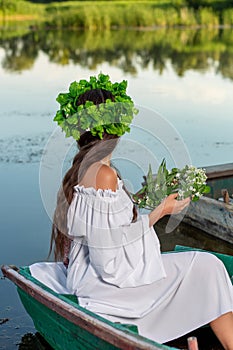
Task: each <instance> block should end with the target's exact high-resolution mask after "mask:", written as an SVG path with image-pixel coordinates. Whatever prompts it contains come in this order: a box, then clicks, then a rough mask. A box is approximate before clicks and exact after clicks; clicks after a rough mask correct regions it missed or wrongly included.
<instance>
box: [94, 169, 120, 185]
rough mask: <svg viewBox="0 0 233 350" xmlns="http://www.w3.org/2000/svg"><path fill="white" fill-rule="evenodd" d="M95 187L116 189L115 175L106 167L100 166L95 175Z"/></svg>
mask: <svg viewBox="0 0 233 350" xmlns="http://www.w3.org/2000/svg"><path fill="white" fill-rule="evenodd" d="M96 187H97V189H99V188H100V189H103V190H107V189H110V190H113V191H116V189H117V173H116V171H115V170H114V169H113V168H111V167H109V166H108V165H105V164H103V165H101V167H100V168H99V170H98V172H97V175H96Z"/></svg>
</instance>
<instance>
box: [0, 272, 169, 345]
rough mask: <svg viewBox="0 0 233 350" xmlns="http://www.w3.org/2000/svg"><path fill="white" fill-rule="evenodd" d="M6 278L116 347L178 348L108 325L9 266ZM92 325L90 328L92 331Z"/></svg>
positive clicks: (53, 309) (67, 318) (61, 314)
mask: <svg viewBox="0 0 233 350" xmlns="http://www.w3.org/2000/svg"><path fill="white" fill-rule="evenodd" d="M1 270H2V273H3V275H4V277H7V278H8V279H10V280H11V281H12V282H13V283H14V284H15V285H17V287H19V288H20V289H22V290H23V291H25V292H26V293H27V294H29V295H30V296H31V297H32V298H34V299H35V300H37V301H38V302H40V303H42V304H43V305H45V306H46V307H48V308H49V309H51V310H52V311H54V312H56V313H57V314H59V315H60V316H62V317H64V318H65V319H66V320H68V321H70V322H72V323H73V324H75V325H76V326H78V327H80V328H82V329H84V330H86V331H88V332H89V333H92V334H93V335H95V336H96V337H98V338H100V339H102V340H104V341H106V342H108V343H110V344H112V345H113V346H116V347H117V348H119V349H123V350H136V349H138V350H152V349H153V350H160V349H164V350H165V349H175V348H171V347H168V346H166V345H163V344H159V343H158V344H156V342H154V341H152V340H150V339H147V338H144V337H142V336H140V335H138V334H136V333H135V334H130V333H131V332H130V330H128V329H127V328H125V329H124V330H123V329H120V328H119V326H118V325H117V324H116V325H111V324H108V322H109V321H105V320H104V318H103V320H101V318H102V317H100V316H99V315H97V316H98V317H95V315H94V314H93V316H92V315H91V314H90V313H91V312H89V311H88V310H87V311H88V312H87V313H86V312H85V311H82V310H80V309H78V308H77V307H74V306H73V305H70V304H69V303H68V302H66V301H64V300H62V299H60V298H59V297H58V296H56V293H54V294H52V293H50V292H49V291H47V290H44V289H43V288H42V287H41V286H39V285H37V284H36V283H34V282H33V281H30V280H28V279H27V278H26V277H24V276H22V275H20V273H19V272H18V271H15V270H14V269H13V268H12V267H10V266H8V265H3V266H2V267H1ZM90 325H91V330H90Z"/></svg>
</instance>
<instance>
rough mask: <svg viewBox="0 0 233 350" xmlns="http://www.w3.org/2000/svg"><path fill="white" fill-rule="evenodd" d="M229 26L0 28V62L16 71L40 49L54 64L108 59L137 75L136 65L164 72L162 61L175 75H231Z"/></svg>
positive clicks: (231, 34)
mask: <svg viewBox="0 0 233 350" xmlns="http://www.w3.org/2000/svg"><path fill="white" fill-rule="evenodd" d="M232 44H233V30H232V29H224V30H222V29H220V28H214V29H209V28H208V29H158V30H154V31H137V30H127V31H126V30H117V31H102V32H100V31H70V30H63V31H57V30H56V31H53V30H31V31H28V32H27V33H24V34H22V35H15V36H14V35H13V33H12V32H9V31H6V30H4V31H2V36H1V39H0V47H2V48H3V49H4V58H3V60H2V67H3V68H4V69H5V70H7V71H12V72H20V71H23V70H26V69H30V68H31V67H32V66H33V64H34V62H35V61H36V59H37V57H38V54H39V52H40V51H41V52H43V53H45V54H46V55H47V56H48V58H49V60H50V61H51V62H54V63H56V64H59V65H68V64H70V63H73V64H76V65H80V66H81V67H85V68H88V69H93V70H94V69H96V67H97V65H98V64H101V63H103V62H106V61H107V62H108V63H109V64H111V65H112V66H115V67H118V68H121V69H122V71H124V72H125V73H130V74H132V75H133V74H137V69H138V67H141V68H147V67H148V66H149V65H152V66H153V68H154V70H156V71H158V72H159V73H160V74H162V73H163V71H164V69H165V67H166V65H167V62H168V60H169V62H171V65H172V67H173V69H174V70H175V72H176V73H177V75H179V76H183V75H184V74H185V72H186V71H187V70H190V69H194V70H197V71H201V72H205V71H207V70H208V69H210V68H214V69H215V70H216V73H220V74H222V76H224V77H226V78H230V79H233V55H232V47H233V46H232Z"/></svg>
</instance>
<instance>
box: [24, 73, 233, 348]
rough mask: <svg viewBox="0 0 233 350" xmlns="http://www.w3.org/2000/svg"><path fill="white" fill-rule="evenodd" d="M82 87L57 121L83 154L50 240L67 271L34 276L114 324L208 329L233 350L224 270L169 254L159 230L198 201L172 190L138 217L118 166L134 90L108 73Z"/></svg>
mask: <svg viewBox="0 0 233 350" xmlns="http://www.w3.org/2000/svg"><path fill="white" fill-rule="evenodd" d="M104 79H105V80H104ZM80 82H81V83H76V84H78V85H76V87H75V86H74V85H72V84H71V87H70V92H69V93H68V94H62V96H61V95H59V96H60V97H58V101H59V102H60V104H61V109H60V110H59V111H58V113H57V115H56V117H55V120H57V121H58V122H59V124H60V125H61V126H62V128H63V130H65V132H66V134H67V135H73V136H74V137H75V139H76V140H77V143H78V148H79V152H78V153H77V155H76V156H75V158H74V161H73V165H72V167H71V168H70V170H69V171H68V172H67V174H66V175H65V177H64V180H63V184H62V188H61V190H60V191H59V194H58V201H57V207H56V210H55V215H54V223H53V232H52V240H51V249H52V245H53V243H54V244H55V258H56V260H61V259H63V261H64V264H65V266H66V267H67V272H66V274H65V275H64V273H62V272H61V271H60V272H59V273H58V274H57V272H53V271H52V270H51V268H48V274H46V268H45V267H44V266H43V277H42V276H41V275H42V274H41V273H40V272H39V271H41V268H42V267H41V265H40V264H34V265H32V266H31V272H32V274H33V275H34V276H35V277H37V278H38V279H40V280H41V281H42V282H44V283H45V284H47V285H49V286H50V287H51V288H53V289H54V290H56V291H58V292H59V291H60V289H59V288H60V287H58V284H59V283H58V277H57V276H60V277H59V278H60V284H63V286H64V284H65V286H64V288H65V289H64V290H66V291H68V292H69V293H73V294H76V295H77V297H78V301H79V304H80V305H81V306H82V307H84V308H87V309H89V310H91V311H93V312H96V313H98V314H100V315H102V316H104V317H106V318H107V319H109V320H111V321H114V322H115V321H116V322H117V321H118V322H122V323H131V324H136V325H137V326H138V329H139V333H140V334H141V335H143V336H146V337H148V338H151V339H153V340H155V341H157V342H160V343H163V342H167V341H169V340H172V339H175V338H177V337H179V336H181V335H184V334H186V333H188V332H190V331H191V330H193V329H196V328H198V327H200V326H202V325H205V324H207V323H210V325H211V327H212V329H213V330H214V332H215V334H216V335H217V337H218V338H219V340H220V341H221V343H222V344H223V346H224V348H225V349H231V350H233V316H232V315H233V314H232V311H233V293H232V291H233V290H232V285H231V282H230V279H229V277H228V275H227V272H226V270H225V267H224V265H223V264H222V262H221V261H220V260H218V259H217V258H216V257H215V256H213V255H212V254H208V253H204V252H202V253H201V252H194V251H190V252H184V253H168V254H161V253H160V245H159V241H158V238H157V236H156V233H155V231H154V229H153V225H154V224H155V223H156V222H157V221H158V220H159V219H160V218H162V217H163V216H164V215H170V214H177V213H179V212H180V211H182V210H183V209H184V208H185V207H186V206H187V205H188V204H189V201H190V199H189V198H187V199H184V200H180V201H177V200H176V197H177V195H176V194H172V195H170V196H168V197H167V198H165V200H164V201H163V202H162V203H161V204H160V205H159V206H158V207H156V208H155V209H154V210H153V211H151V212H150V214H145V215H139V214H138V213H137V210H136V208H135V206H134V205H133V202H132V200H131V198H130V195H129V193H128V192H127V190H126V188H125V187H124V184H123V181H122V180H121V178H120V176H119V174H118V173H117V171H116V170H115V169H114V168H113V167H112V165H111V154H112V152H113V150H114V149H115V147H116V145H117V143H118V140H119V137H120V135H122V134H123V133H124V132H125V131H129V123H130V122H131V120H132V116H133V113H134V112H135V109H134V106H133V104H132V100H131V99H130V97H129V96H127V95H126V93H125V89H126V84H125V85H124V88H123V87H122V85H120V84H122V83H120V84H117V83H115V84H111V82H110V81H109V78H108V77H107V76H104V75H99V76H98V79H96V78H94V80H93V77H92V78H91V80H90V82H86V81H83V80H82V81H80ZM119 86H120V88H119ZM106 87H107V89H106ZM123 90H124V91H123ZM119 96H120V97H119ZM71 101H72V103H71ZM74 101H75V102H74ZM118 103H119V104H120V105H118ZM68 104H69V106H70V105H72V106H73V107H72V111H73V112H72V113H74V112H75V109H76V111H77V113H76V114H75V117H74V118H73V120H72V123H70V124H69V123H68V121H69V118H70V117H72V116H73V114H72V113H70V116H67V105H68ZM122 104H123V106H122ZM115 106H117V108H115ZM69 108H71V107H69ZM90 108H91V112H90V113H89V109H90ZM109 110H110V114H109ZM64 111H65V113H64ZM106 111H107V112H106ZM126 112H127V113H126ZM83 113H84V114H83ZM68 114H69V113H68ZM90 114H91V116H92V118H90ZM109 115H111V117H112V119H111V120H110V121H109ZM125 116H127V118H126V119H127V121H126V119H125V120H124V118H125ZM101 118H102V119H101ZM100 119H101V120H100ZM70 121H71V119H70ZM87 121H88V122H87ZM85 123H86V124H85ZM88 123H89V125H88ZM74 126H76V128H75V127H74ZM74 130H75V131H74ZM49 269H50V270H49ZM59 274H60V275H59ZM46 276H47V277H46ZM53 276H54V278H53ZM61 276H62V277H61ZM64 276H65V277H64Z"/></svg>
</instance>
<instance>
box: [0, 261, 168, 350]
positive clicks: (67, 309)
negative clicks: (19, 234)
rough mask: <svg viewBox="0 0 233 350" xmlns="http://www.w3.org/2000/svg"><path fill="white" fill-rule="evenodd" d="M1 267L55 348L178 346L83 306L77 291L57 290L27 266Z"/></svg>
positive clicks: (129, 349)
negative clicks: (36, 276)
mask: <svg viewBox="0 0 233 350" xmlns="http://www.w3.org/2000/svg"><path fill="white" fill-rule="evenodd" d="M1 269H2V272H3V275H4V276H5V277H7V278H8V279H10V280H11V281H12V282H14V284H15V285H16V286H17V291H18V294H19V297H20V299H21V301H22V304H23V306H24V307H25V309H26V311H27V313H28V314H29V315H30V316H31V318H32V320H33V322H34V325H35V328H36V330H37V331H38V332H39V333H40V334H41V335H42V337H43V338H44V339H45V340H46V341H47V342H48V343H49V345H51V346H52V348H53V349H55V350H79V349H82V350H83V349H90V350H100V349H101V350H113V349H125V350H126V349H127V350H133V349H138V350H141V349H145V350H149V349H151V350H156V349H157V350H159V349H164V350H166V349H175V348H173V347H168V346H165V345H163V344H159V343H156V342H154V341H152V340H150V339H147V338H144V337H142V336H140V335H139V334H138V331H137V327H136V326H134V325H128V324H120V323H113V322H110V321H108V320H106V319H104V318H103V317H100V316H98V315H96V314H94V313H92V312H90V311H89V310H86V309H84V308H82V307H80V306H79V305H78V302H77V298H76V297H75V296H74V295H62V294H57V293H55V292H54V291H53V290H51V289H50V288H48V287H46V286H45V285H43V284H42V283H40V282H39V281H38V280H36V279H35V278H33V277H32V276H31V274H30V271H29V268H28V267H22V268H20V269H19V270H16V269H15V268H12V267H10V266H2V268H1Z"/></svg>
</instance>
